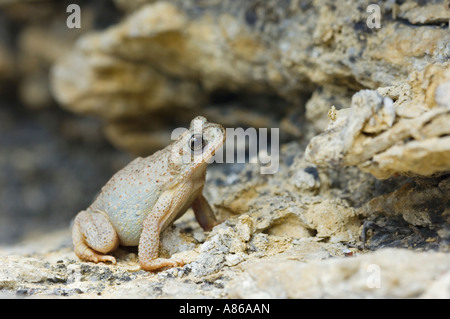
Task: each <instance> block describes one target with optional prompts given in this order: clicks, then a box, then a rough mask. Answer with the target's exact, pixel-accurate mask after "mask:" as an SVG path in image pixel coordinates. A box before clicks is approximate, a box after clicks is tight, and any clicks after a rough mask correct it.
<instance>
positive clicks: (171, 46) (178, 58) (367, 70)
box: [52, 0, 450, 153]
mask: <svg viewBox="0 0 450 319" xmlns="http://www.w3.org/2000/svg"><path fill="white" fill-rule="evenodd" d="M413 2H414V1H407V2H405V3H404V4H402V5H401V6H398V5H395V4H392V3H391V2H386V3H383V5H382V10H383V12H382V13H383V25H382V28H380V29H369V28H368V27H367V25H366V19H367V16H368V13H367V12H366V8H367V6H368V4H369V3H370V2H369V1H358V3H354V2H348V1H338V2H336V1H327V0H322V1H283V2H281V3H280V2H279V1H264V2H261V1H246V2H240V3H236V2H234V1H221V2H220V3H213V2H211V3H208V2H201V3H197V1H168V2H155V3H150V4H147V5H144V6H142V7H141V8H140V9H139V10H136V11H134V12H133V13H131V14H130V16H128V18H127V19H125V20H124V21H122V22H121V23H119V24H117V25H115V26H113V27H111V28H109V29H107V30H105V31H103V32H99V33H90V34H86V35H85V36H83V37H82V38H81V39H80V40H79V41H78V42H77V44H76V46H75V48H74V50H73V51H72V52H71V53H70V54H69V55H67V56H66V57H65V58H64V59H62V60H61V61H60V62H59V63H57V64H56V65H55V67H54V69H53V77H52V83H53V92H54V94H55V97H56V98H57V100H58V101H59V102H60V103H61V104H62V105H63V106H65V107H66V108H68V109H70V110H73V111H75V112H78V113H83V114H95V115H97V116H100V117H102V118H104V119H106V120H107V122H108V129H107V132H108V136H109V138H110V140H111V141H112V142H113V143H115V144H116V145H118V146H120V147H122V148H125V149H128V150H132V151H134V152H137V153H148V152H151V151H153V150H154V149H155V148H157V146H162V145H164V144H165V142H167V141H168V139H166V140H164V139H162V138H161V135H162V134H163V132H165V131H164V129H165V128H167V127H168V126H169V127H173V125H174V124H175V125H176V124H180V123H183V122H184V121H186V120H187V119H189V118H191V117H192V115H193V114H196V113H201V112H203V109H204V108H205V107H206V106H208V104H211V102H212V103H213V104H214V98H212V97H213V96H214V93H215V92H217V91H218V90H219V91H224V90H226V91H231V92H243V93H246V94H248V93H255V92H256V93H262V92H265V93H267V92H270V93H272V94H275V95H277V96H281V97H283V98H284V99H287V100H288V101H290V102H291V103H292V104H294V105H296V104H298V101H299V99H301V98H302V97H303V96H304V94H305V92H310V91H311V90H313V88H314V87H315V86H317V85H318V86H328V85H337V84H339V86H343V87H347V88H349V89H351V90H359V89H362V88H370V89H376V88H378V87H380V86H382V87H386V86H392V85H399V84H401V83H403V82H404V81H405V79H406V78H407V77H408V75H410V74H412V73H413V72H416V71H420V70H421V69H423V67H425V66H426V65H427V64H430V63H437V64H439V63H443V62H445V61H446V60H447V59H448V58H449V54H450V47H449V38H450V35H449V34H448V30H447V27H446V26H440V23H441V21H445V19H446V17H447V14H448V12H447V11H445V10H436V8H437V4H436V5H433V6H432V9H430V10H432V12H433V13H436V16H434V17H433V18H431V16H433V14H431V13H429V12H428V11H427V9H426V8H418V7H417V5H414V4H413ZM430 8H431V7H430ZM423 16H425V17H424V18H422V19H421V18H419V17H423ZM436 23H437V24H438V25H437V26H435V25H431V26H429V24H436ZM410 24H414V25H416V26H423V27H410ZM410 39H416V40H417V39H420V40H417V41H414V43H412V42H411V41H410ZM211 98H212V99H211ZM346 106H348V105H346ZM206 109H207V108H206ZM169 110H170V111H169ZM175 110H176V114H177V116H176V117H172V118H171V123H167V116H165V115H166V114H167V112H171V113H172V114H173V112H174V111H175ZM221 117H222V115H221V114H220V113H219V114H217V113H213V114H212V118H211V120H213V121H214V120H219V119H220V118H221ZM241 118H242V117H241ZM131 123H132V124H131Z"/></svg>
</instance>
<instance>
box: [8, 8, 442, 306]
mask: <svg viewBox="0 0 450 319" xmlns="http://www.w3.org/2000/svg"><path fill="white" fill-rule="evenodd" d="M72 3H76V4H78V5H79V6H80V8H81V16H80V17H81V22H80V23H81V28H68V27H67V19H68V17H69V15H70V14H71V13H70V12H67V8H68V6H69V4H72ZM371 3H372V2H371V1H365V0H359V1H343V0H342V1H329V0H286V1H285V0H283V1H280V0H278V1H272V0H268V1H260V0H245V1H233V0H222V1H216V0H167V1H151V0H140V1H123V0H115V1H112V0H110V1H106V0H102V1H40V0H35V1H20V0H17V1H3V2H0V246H1V247H3V248H2V249H0V256H3V257H0V291H1V292H0V293H4V294H6V295H10V294H13V295H19V296H28V295H37V296H40V295H64V296H78V295H80V294H87V295H88V296H97V295H104V296H109V297H128V296H136V297H187V296H191V297H192V296H193V297H205V296H206V297H216V298H220V297H247V298H249V297H250V298H252V297H259V298H261V297H277V298H283V297H291V298H298V297H345V296H352V297H443V298H448V297H449V296H450V280H449V278H450V276H449V273H448V269H450V260H449V255H448V251H449V248H450V210H449V207H450V176H449V172H450V31H449V20H450V9H449V2H448V1H446V0H441V1H438V0H431V1H412V0H411V1H408V0H406V1H404V0H402V1H398V0H397V1H395V0H386V1H378V2H376V3H377V5H378V7H377V8H378V9H379V10H380V11H379V14H380V16H379V17H380V21H379V22H380V28H370V27H369V24H368V21H369V20H370V19H373V18H374V16H373V14H374V11H371V10H368V8H369V5H370V4H371ZM375 13H378V12H375ZM370 21H372V20H370ZM372 22H373V21H372ZM196 115H204V116H206V117H207V118H208V120H210V121H213V122H218V123H221V124H222V125H223V126H225V127H230V128H232V127H242V128H247V127H255V128H280V142H281V150H280V169H279V171H278V172H277V173H276V174H273V175H261V174H260V170H259V168H260V167H259V166H258V165H255V164H239V165H238V164H234V165H232V164H231V165H230V164H223V165H212V166H211V167H210V169H209V171H208V177H207V185H206V186H205V194H206V197H207V198H208V199H209V200H210V202H211V203H213V208H214V210H215V211H216V213H217V215H218V216H219V218H220V219H222V220H225V219H226V220H227V221H226V222H225V223H223V224H221V225H220V226H218V227H216V228H215V229H214V230H213V231H212V232H211V233H207V234H204V233H203V232H202V231H201V230H199V227H198V226H197V225H196V224H195V223H194V222H193V217H192V214H189V213H188V214H187V215H186V216H185V217H183V218H182V219H181V220H180V221H178V222H177V223H176V225H175V227H173V228H171V229H169V230H167V231H166V233H165V234H164V235H163V236H162V244H161V252H162V254H167V255H173V254H179V255H180V256H181V257H182V258H184V259H185V260H186V261H189V262H190V263H189V264H187V265H186V266H184V267H182V268H180V269H171V270H168V271H163V272H161V273H159V274H158V275H154V274H149V273H146V272H143V271H137V270H136V269H135V268H136V264H137V263H136V251H133V250H127V249H122V250H119V251H118V252H117V254H118V256H119V263H118V265H117V266H111V265H105V264H99V265H94V264H89V263H82V262H79V261H78V260H77V259H76V257H75V255H74V254H73V252H72V247H71V242H70V228H69V225H70V221H71V219H72V218H73V217H74V216H75V214H76V213H77V212H78V211H79V210H81V209H83V208H85V207H86V206H88V205H89V204H90V202H91V201H92V199H93V198H94V197H95V194H96V192H97V191H99V190H100V188H101V186H102V185H104V183H105V182H106V181H107V180H108V179H109V178H110V177H111V175H112V174H113V173H114V172H115V171H117V170H118V169H120V168H121V167H123V166H124V165H125V164H126V163H128V162H129V161H130V160H131V159H132V158H134V157H136V156H146V155H149V154H151V153H153V152H154V151H156V150H158V149H160V148H162V147H164V146H165V145H167V144H168V143H169V142H170V134H171V132H172V130H173V129H174V128H177V127H186V126H187V125H188V123H189V122H190V120H191V119H192V118H193V117H194V116H196ZM43 233H49V234H46V235H43ZM408 250H409V251H408ZM331 257H336V258H331ZM370 264H375V265H378V266H379V267H381V268H380V269H381V273H382V274H384V275H383V276H382V277H381V278H382V288H381V289H378V288H380V287H376V288H377V289H372V288H373V287H369V286H370V285H368V284H367V276H368V275H367V274H368V273H369V272H368V270H367V269H366V267H367V265H370ZM414 265H420V266H422V265H427V266H426V267H425V266H424V268H421V267H419V266H414ZM268 274H269V275H268ZM272 278H276V280H275V279H273V280H272ZM102 281H107V282H108V285H107V286H105V285H104V284H102ZM125 282H129V283H128V285H122V286H121V287H119V286H120V285H121V284H122V283H125ZM137 283H139V284H137Z"/></svg>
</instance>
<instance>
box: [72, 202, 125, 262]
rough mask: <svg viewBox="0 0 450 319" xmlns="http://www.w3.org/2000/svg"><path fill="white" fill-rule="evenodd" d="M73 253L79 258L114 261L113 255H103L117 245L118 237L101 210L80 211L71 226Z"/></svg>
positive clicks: (94, 260)
mask: <svg viewBox="0 0 450 319" xmlns="http://www.w3.org/2000/svg"><path fill="white" fill-rule="evenodd" d="M72 241H73V246H74V250H75V254H76V255H77V256H78V258H80V259H81V260H86V261H92V262H95V263H97V262H99V261H110V262H112V263H113V264H115V263H116V259H115V258H114V257H113V256H109V255H105V254H106V253H108V252H110V251H113V250H114V249H116V248H117V246H118V245H119V237H118V236H117V233H116V231H115V230H114V227H113V226H112V224H111V222H110V221H109V219H108V217H107V216H106V215H105V214H103V213H102V212H96V211H92V210H86V211H81V212H80V213H78V215H77V216H76V217H75V220H74V224H73V228H72Z"/></svg>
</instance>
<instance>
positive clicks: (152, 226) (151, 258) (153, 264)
mask: <svg viewBox="0 0 450 319" xmlns="http://www.w3.org/2000/svg"><path fill="white" fill-rule="evenodd" d="M190 187H191V186H190V185H189V184H186V185H183V186H182V187H179V188H178V189H176V190H167V191H165V192H164V193H163V194H161V196H160V197H159V199H158V201H157V202H156V204H155V206H153V208H152V211H151V212H150V213H149V214H148V215H147V217H146V219H145V220H144V223H143V228H142V233H141V237H140V239H139V263H140V265H141V267H142V269H144V270H149V271H153V270H158V269H160V268H163V267H177V266H183V265H184V262H183V261H181V260H177V259H167V258H158V255H159V237H160V233H161V231H162V230H163V229H162V228H163V226H164V225H165V223H166V222H167V220H168V219H172V218H174V217H175V216H177V215H178V213H179V212H180V209H182V208H183V206H184V203H185V201H186V197H188V196H189V193H190V189H191V188H190Z"/></svg>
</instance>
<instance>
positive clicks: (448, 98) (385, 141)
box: [306, 63, 450, 178]
mask: <svg viewBox="0 0 450 319" xmlns="http://www.w3.org/2000/svg"><path fill="white" fill-rule="evenodd" d="M394 101H395V102H394ZM449 123H450V63H444V64H439V65H438V64H432V65H429V66H427V67H426V68H425V69H424V70H423V71H422V72H420V73H413V74H411V76H410V80H409V81H407V82H405V83H402V84H400V85H397V86H391V87H381V88H379V89H377V90H364V91H360V92H358V93H356V94H355V95H354V96H353V98H352V103H351V106H350V108H346V109H343V110H341V111H339V112H338V113H337V119H336V120H335V121H330V124H329V126H328V127H327V129H326V131H325V132H324V133H323V134H321V135H318V136H316V137H314V138H313V139H312V140H311V142H310V144H309V145H308V148H307V155H306V156H307V159H308V160H309V161H311V162H313V163H315V164H317V165H321V166H333V167H342V166H349V165H357V166H358V167H359V168H360V169H361V170H363V171H366V172H370V173H372V174H373V175H374V176H375V177H377V178H388V177H391V176H393V175H396V174H403V175H420V176H432V175H434V174H444V173H448V172H450V136H449V134H450V125H449Z"/></svg>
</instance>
